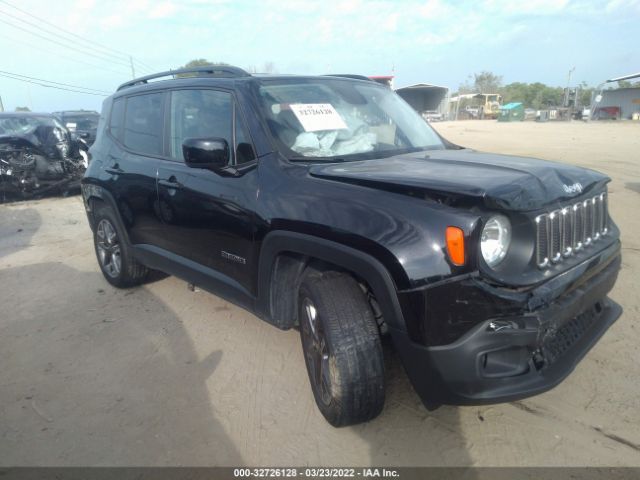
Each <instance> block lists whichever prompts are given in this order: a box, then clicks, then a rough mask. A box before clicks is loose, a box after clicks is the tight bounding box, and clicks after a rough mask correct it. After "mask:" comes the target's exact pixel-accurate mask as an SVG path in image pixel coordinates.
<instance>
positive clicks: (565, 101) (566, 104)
mask: <svg viewBox="0 0 640 480" xmlns="http://www.w3.org/2000/svg"><path fill="white" fill-rule="evenodd" d="M575 69H576V67H571V69H570V70H569V74H568V75H567V90H566V91H565V92H564V106H565V107H568V106H569V85H571V74H572V73H573V72H574V70H575Z"/></svg>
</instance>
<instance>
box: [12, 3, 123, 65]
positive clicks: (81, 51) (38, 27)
mask: <svg viewBox="0 0 640 480" xmlns="http://www.w3.org/2000/svg"><path fill="white" fill-rule="evenodd" d="M0 14H4V15H7V16H8V17H11V18H13V19H15V20H18V21H19V22H22V23H26V24H27V25H30V26H32V27H35V28H37V29H39V30H42V31H43V32H45V33H46V34H48V35H55V36H57V37H58V38H61V39H62V40H64V41H66V42H68V41H69V39H67V38H64V37H61V36H60V35H59V34H57V33H55V32H51V31H50V30H47V29H46V28H42V27H40V26H38V25H36V24H35V23H33V22H29V21H27V20H23V19H21V18H19V17H16V16H15V15H11V14H10V13H6V12H3V11H2V10H0ZM0 21H2V22H3V23H6V24H8V25H10V26H12V27H14V28H19V29H20V30H23V31H25V32H27V33H30V34H31V35H36V36H38V37H40V38H43V39H45V40H47V41H52V42H54V43H58V44H59V45H62V46H64V47H66V48H71V49H73V50H76V51H77V52H80V53H82V54H84V55H91V56H93V57H95V58H100V59H102V60H103V61H107V62H112V63H117V64H120V65H126V66H128V65H129V62H126V61H125V60H123V59H117V60H116V59H113V58H109V57H107V56H105V55H104V54H100V53H97V52H93V53H91V52H87V51H86V50H85V47H83V46H80V48H78V47H77V46H76V47H71V46H69V45H68V44H67V43H62V42H57V41H54V40H52V39H50V38H47V37H45V36H43V35H42V34H41V33H35V32H32V31H31V30H28V29H25V28H24V27H19V26H18V25H15V24H13V23H11V22H7V21H6V20H0Z"/></svg>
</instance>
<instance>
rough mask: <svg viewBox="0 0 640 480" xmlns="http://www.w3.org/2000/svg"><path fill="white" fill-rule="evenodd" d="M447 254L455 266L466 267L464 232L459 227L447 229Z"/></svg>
mask: <svg viewBox="0 0 640 480" xmlns="http://www.w3.org/2000/svg"><path fill="white" fill-rule="evenodd" d="M446 238H447V253H448V254H449V258H450V259H451V262H452V263H453V264H454V265H464V232H463V231H462V229H461V228H458V227H447V232H446Z"/></svg>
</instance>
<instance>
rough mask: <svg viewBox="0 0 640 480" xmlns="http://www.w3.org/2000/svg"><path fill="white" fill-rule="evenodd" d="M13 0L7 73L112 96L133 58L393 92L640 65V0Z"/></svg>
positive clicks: (62, 100)
mask: <svg viewBox="0 0 640 480" xmlns="http://www.w3.org/2000/svg"><path fill="white" fill-rule="evenodd" d="M7 2H8V3H9V4H7V3H4V0H0V74H1V73H2V72H12V73H14V74H20V75H25V76H30V77H35V78H43V79H46V80H50V81H55V82H59V83H65V84H69V85H74V86H76V85H77V86H82V87H88V88H92V89H95V90H100V91H105V92H112V91H113V90H114V88H115V87H116V86H117V85H118V84H119V83H121V82H123V81H126V80H128V79H129V78H131V69H130V67H129V66H128V59H127V55H132V56H133V57H134V59H135V61H136V62H135V66H136V74H138V75H140V74H143V73H147V72H148V71H149V70H150V69H151V70H166V69H169V68H176V67H178V66H179V65H182V64H184V63H185V62H187V61H189V60H190V59H193V58H201V57H202V58H206V59H209V60H213V61H224V62H227V63H230V64H233V65H237V66H240V67H244V68H249V67H251V66H256V67H257V68H258V69H260V68H261V67H262V66H263V65H264V64H265V62H273V64H274V65H275V68H276V70H277V71H278V72H279V73H302V74H316V73H358V74H364V75H376V74H377V75H389V74H392V72H394V73H395V75H396V86H397V87H399V86H404V85H407V84H411V83H418V82H426V83H433V84H438V85H444V86H448V87H450V88H453V89H455V88H457V87H458V86H459V85H460V83H462V82H464V81H465V80H466V79H467V77H468V75H470V74H472V73H474V72H479V71H481V70H489V71H492V72H494V73H496V74H498V75H502V76H503V80H504V83H510V82H514V81H520V82H536V81H539V82H543V83H547V84H550V85H554V86H564V85H566V82H567V72H568V70H569V69H570V68H571V67H574V66H575V72H574V73H573V81H572V83H578V82H580V81H586V82H587V83H589V84H590V85H596V84H598V83H599V82H601V81H603V80H605V79H607V78H610V77H615V76H620V75H624V74H628V73H633V72H637V71H640V29H639V28H638V27H639V26H640V0H603V1H586V0H476V1H451V2H449V1H444V0H427V1H417V0H406V1H405V0H396V1H392V0H388V1H386V0H377V1H365V0H345V1H330V0H325V1H303V0H264V1H256V2H250V1H242V0H185V1H177V0H176V1H172V0H166V1H162V0H160V1H151V0H101V1H98V0H55V1H51V0H48V1H40V0H7ZM11 5H13V6H16V7H18V8H19V9H21V10H23V11H25V12H27V14H25V13H23V12H21V11H19V10H16V9H15V8H12V6H11ZM28 14H30V15H31V16H29V15H28ZM33 16H36V17H38V18H41V19H44V20H46V21H48V22H51V23H53V24H55V25H57V26H59V27H61V28H63V29H65V30H67V31H70V32H73V33H75V34H77V35H79V36H81V37H83V38H85V39H87V40H89V41H91V42H95V43H97V44H99V45H103V46H107V47H109V48H110V49H112V50H105V49H103V48H101V47H99V46H98V45H96V44H92V43H86V42H84V41H83V40H81V39H80V38H75V37H69V36H68V35H67V34H65V33H64V32H61V31H59V30H56V29H55V27H53V26H51V25H47V24H44V23H41V22H40V21H39V20H37V19H36V18H34V17H33ZM27 22H28V23H27ZM16 27H19V28H16ZM116 51H117V52H122V54H124V55H122V54H120V53H116ZM138 62H141V63H138ZM64 88H73V87H64ZM94 93H97V92H94ZM0 97H1V98H2V101H3V103H4V106H5V109H6V110H13V109H14V108H15V107H16V106H23V105H26V106H29V107H30V108H32V109H34V110H38V111H54V110H60V109H76V108H86V109H99V108H100V104H101V101H102V98H103V97H100V96H94V95H86V94H80V93H74V92H66V91H62V90H54V89H49V88H44V87H42V86H38V85H34V84H27V83H23V82H20V81H17V80H12V79H8V78H6V77H1V76H0Z"/></svg>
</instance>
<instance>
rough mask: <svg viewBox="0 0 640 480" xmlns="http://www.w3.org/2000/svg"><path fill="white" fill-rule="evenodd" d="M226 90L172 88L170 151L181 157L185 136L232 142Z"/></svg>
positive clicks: (230, 106) (231, 108)
mask: <svg viewBox="0 0 640 480" xmlns="http://www.w3.org/2000/svg"><path fill="white" fill-rule="evenodd" d="M232 101H233V100H232V98H231V95H230V94H229V93H226V92H219V91H215V90H174V91H173V92H171V112H170V114H171V126H170V130H169V131H170V139H169V143H170V145H169V153H170V155H171V157H172V158H175V159H176V160H179V161H181V162H183V161H184V156H183V154H182V143H183V142H184V140H185V139H187V138H212V137H216V138H223V139H225V140H226V141H227V143H228V144H229V146H230V148H231V145H233V140H232V137H233V134H232V132H233V103H232Z"/></svg>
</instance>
